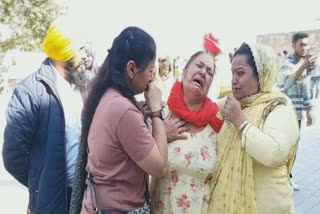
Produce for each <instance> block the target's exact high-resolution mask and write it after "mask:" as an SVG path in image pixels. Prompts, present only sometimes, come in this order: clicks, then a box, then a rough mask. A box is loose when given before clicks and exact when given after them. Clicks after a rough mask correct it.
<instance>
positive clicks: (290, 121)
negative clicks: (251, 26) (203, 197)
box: [209, 43, 299, 214]
mask: <svg viewBox="0 0 320 214" xmlns="http://www.w3.org/2000/svg"><path fill="white" fill-rule="evenodd" d="M277 68H278V66H277V60H276V56H275V54H274V52H273V50H272V49H271V48H269V47H266V46H263V45H258V44H254V45H249V44H245V43H244V44H243V45H242V46H241V47H240V48H239V49H238V50H237V52H236V53H235V55H234V59H233V61H232V75H233V76H232V89H233V96H232V95H231V96H228V98H227V100H226V103H225V105H224V107H223V110H222V112H223V113H224V116H225V119H226V120H227V121H228V122H225V123H224V125H223V127H222V129H221V131H220V133H219V135H218V139H217V141H218V164H217V168H216V171H215V174H214V176H213V179H212V183H211V192H212V198H211V201H210V205H209V213H210V214H236V213H238V214H278V213H289V214H292V213H295V208H294V204H293V197H292V194H293V190H292V188H291V186H290V178H289V173H290V170H291V167H292V162H293V157H294V154H295V152H296V148H297V143H298V138H299V137H298V136H299V129H298V122H297V118H296V113H295V111H294V108H293V105H292V103H291V102H290V100H289V99H288V98H287V97H286V96H285V95H284V94H282V93H280V92H273V91H272V86H273V84H274V82H275V77H276V72H277Z"/></svg>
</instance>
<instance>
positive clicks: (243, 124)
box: [238, 120, 249, 132]
mask: <svg viewBox="0 0 320 214" xmlns="http://www.w3.org/2000/svg"><path fill="white" fill-rule="evenodd" d="M248 123H249V122H248V121H247V120H246V121H243V123H241V125H240V126H239V128H238V131H239V132H241V131H242V129H243V128H244V127H245V126H246V125H248Z"/></svg>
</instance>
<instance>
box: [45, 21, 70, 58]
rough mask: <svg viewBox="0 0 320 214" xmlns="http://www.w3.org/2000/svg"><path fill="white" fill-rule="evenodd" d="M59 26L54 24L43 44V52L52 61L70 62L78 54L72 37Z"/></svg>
mask: <svg viewBox="0 0 320 214" xmlns="http://www.w3.org/2000/svg"><path fill="white" fill-rule="evenodd" d="M67 33H68V32H67V30H66V31H63V30H62V28H61V27H60V26H58V25H57V24H52V25H51V26H50V28H49V30H48V32H47V36H46V38H45V39H44V42H43V46H42V48H43V51H44V53H45V54H46V55H47V56H48V57H49V58H51V59H53V60H55V61H59V62H66V61H69V60H70V59H71V58H72V57H74V56H75V54H76V49H75V45H74V42H73V40H72V39H71V36H69V35H68V34H67Z"/></svg>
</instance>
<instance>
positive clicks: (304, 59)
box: [279, 32, 316, 190]
mask: <svg viewBox="0 0 320 214" xmlns="http://www.w3.org/2000/svg"><path fill="white" fill-rule="evenodd" d="M292 47H293V50H294V53H293V54H290V55H289V56H288V57H287V58H285V59H284V60H283V62H282V64H281V67H280V83H279V88H280V91H282V92H283V93H285V94H286V95H287V96H288V97H289V98H290V99H291V101H292V103H293V105H294V107H295V109H296V112H297V117H298V122H299V128H301V120H302V111H303V110H305V111H306V116H307V125H311V123H312V118H311V115H310V110H311V104H310V100H309V96H308V87H307V86H308V84H307V80H306V69H308V68H309V67H310V66H311V65H312V64H313V63H314V62H315V60H316V56H310V55H308V54H307V51H308V34H307V33H303V32H299V33H295V34H294V35H293V36H292ZM291 184H292V186H293V188H294V189H295V190H299V188H298V186H297V185H295V184H294V183H293V182H291Z"/></svg>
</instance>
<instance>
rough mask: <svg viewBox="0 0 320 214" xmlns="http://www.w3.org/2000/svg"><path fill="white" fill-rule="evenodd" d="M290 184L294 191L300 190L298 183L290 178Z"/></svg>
mask: <svg viewBox="0 0 320 214" xmlns="http://www.w3.org/2000/svg"><path fill="white" fill-rule="evenodd" d="M290 185H291V187H292V188H293V190H294V191H299V190H300V188H299V185H298V184H296V183H294V182H293V181H292V180H291V181H290Z"/></svg>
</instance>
